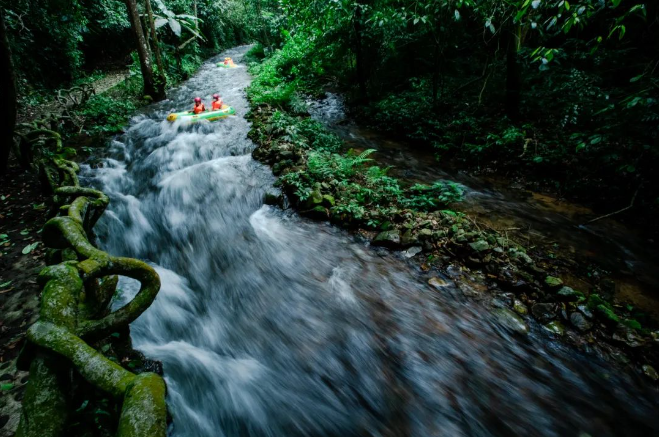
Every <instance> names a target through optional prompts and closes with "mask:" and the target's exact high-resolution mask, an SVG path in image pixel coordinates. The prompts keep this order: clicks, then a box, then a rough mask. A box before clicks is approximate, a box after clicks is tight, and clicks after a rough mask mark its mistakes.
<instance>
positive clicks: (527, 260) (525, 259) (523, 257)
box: [508, 247, 533, 265]
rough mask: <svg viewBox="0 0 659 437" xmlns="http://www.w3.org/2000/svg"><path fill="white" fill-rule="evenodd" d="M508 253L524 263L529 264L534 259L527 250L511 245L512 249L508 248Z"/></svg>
mask: <svg viewBox="0 0 659 437" xmlns="http://www.w3.org/2000/svg"><path fill="white" fill-rule="evenodd" d="M508 253H509V255H510V256H511V258H514V259H517V260H519V261H521V262H522V263H524V264H527V265H530V264H533V260H532V259H531V257H530V256H528V255H527V254H526V252H523V251H521V250H518V249H515V248H513V247H511V248H510V249H508Z"/></svg>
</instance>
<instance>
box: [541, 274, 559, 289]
mask: <svg viewBox="0 0 659 437" xmlns="http://www.w3.org/2000/svg"><path fill="white" fill-rule="evenodd" d="M545 284H546V285H547V286H548V287H551V288H557V287H560V286H561V285H563V281H562V280H561V278H557V277H555V276H547V277H546V278H545Z"/></svg>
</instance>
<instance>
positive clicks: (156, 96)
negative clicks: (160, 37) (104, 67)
mask: <svg viewBox="0 0 659 437" xmlns="http://www.w3.org/2000/svg"><path fill="white" fill-rule="evenodd" d="M126 7H127V8H128V17H129V18H130V24H131V27H132V28H133V33H134V34H135V39H136V41H137V54H138V56H139V58H140V69H141V70H142V79H143V80H144V94H146V95H149V96H151V98H153V100H156V101H157V100H162V99H164V98H165V85H164V84H163V83H160V81H156V80H155V79H154V75H153V66H152V65H151V54H150V53H149V48H148V47H147V44H146V38H145V37H144V31H143V30H142V23H141V21H140V14H139V12H138V10H137V1H136V0H126Z"/></svg>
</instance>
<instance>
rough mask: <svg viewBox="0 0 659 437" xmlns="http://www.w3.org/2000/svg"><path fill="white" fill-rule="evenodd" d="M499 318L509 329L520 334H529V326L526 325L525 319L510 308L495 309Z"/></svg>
mask: <svg viewBox="0 0 659 437" xmlns="http://www.w3.org/2000/svg"><path fill="white" fill-rule="evenodd" d="M493 312H494V314H495V315H496V316H497V319H498V320H499V322H501V324H502V325H503V326H504V327H506V328H507V329H509V330H511V331H513V332H517V333H518V334H528V332H529V327H528V326H526V323H525V322H524V319H522V318H521V317H520V316H518V315H517V314H515V313H514V312H512V311H510V310H509V309H508V308H498V309H496V310H494V311H493Z"/></svg>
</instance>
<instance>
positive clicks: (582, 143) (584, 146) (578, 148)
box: [576, 142, 586, 152]
mask: <svg viewBox="0 0 659 437" xmlns="http://www.w3.org/2000/svg"><path fill="white" fill-rule="evenodd" d="M585 148H586V143H584V142H581V143H579V144H577V149H576V151H577V152H578V151H579V150H582V149H585Z"/></svg>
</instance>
